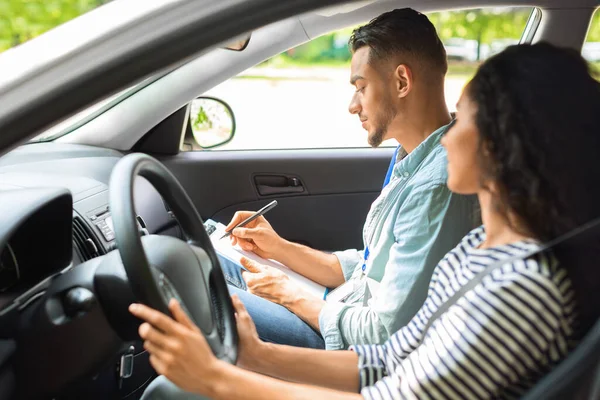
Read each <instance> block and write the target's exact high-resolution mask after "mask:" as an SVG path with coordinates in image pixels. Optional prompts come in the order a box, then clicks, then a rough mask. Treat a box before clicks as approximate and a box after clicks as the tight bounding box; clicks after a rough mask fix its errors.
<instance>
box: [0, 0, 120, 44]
mask: <svg viewBox="0 0 600 400" xmlns="http://www.w3.org/2000/svg"><path fill="white" fill-rule="evenodd" d="M108 1H110V0H0V51H4V50H6V49H8V48H10V47H13V46H16V45H18V44H20V43H23V42H25V41H27V40H29V39H32V38H34V37H35V36H38V35H40V34H42V33H44V32H46V31H47V30H50V29H52V28H54V27H55V26H57V25H60V24H62V23H64V22H67V21H68V20H70V19H73V18H75V17H77V16H78V15H81V14H83V13H85V12H87V11H89V10H91V9H93V8H95V7H98V6H99V5H101V4H104V3H108Z"/></svg>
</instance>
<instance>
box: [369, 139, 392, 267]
mask: <svg viewBox="0 0 600 400" xmlns="http://www.w3.org/2000/svg"><path fill="white" fill-rule="evenodd" d="M398 151H400V146H398V147H396V150H395V151H394V155H393V156H392V159H391V160H390V166H389V167H388V170H387V172H386V174H385V179H384V181H383V187H382V189H383V188H384V187H386V186H387V184H388V183H390V179H392V173H393V172H394V166H395V165H396V158H397V157H398ZM368 259H369V246H365V255H364V261H363V265H362V272H363V274H364V273H365V271H366V269H367V260H368Z"/></svg>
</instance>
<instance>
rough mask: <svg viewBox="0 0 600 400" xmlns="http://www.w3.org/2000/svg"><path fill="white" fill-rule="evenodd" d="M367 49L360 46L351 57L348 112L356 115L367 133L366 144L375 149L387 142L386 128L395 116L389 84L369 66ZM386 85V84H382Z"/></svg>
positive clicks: (368, 50)
mask: <svg viewBox="0 0 600 400" xmlns="http://www.w3.org/2000/svg"><path fill="white" fill-rule="evenodd" d="M369 52H370V48H369V47H366V46H365V47H361V48H360V49H358V50H357V51H356V52H355V53H354V55H353V56H352V64H351V67H350V84H352V85H353V86H354V87H355V88H356V91H355V92H354V96H352V101H351V102H350V106H349V107H348V110H349V111H350V113H351V114H357V115H358V117H359V118H360V121H361V122H362V126H363V128H364V129H365V130H366V131H367V132H368V133H369V136H368V141H369V144H370V145H371V146H373V147H377V146H379V145H380V144H381V142H383V141H384V140H385V139H388V137H387V134H388V128H389V126H390V124H391V122H392V120H393V119H394V117H395V116H396V113H397V110H396V107H395V104H394V102H393V96H392V89H393V83H392V80H391V76H390V77H389V78H390V79H385V77H384V73H382V72H381V71H379V70H378V69H377V68H376V67H374V66H373V65H371V64H369ZM386 82H387V84H386Z"/></svg>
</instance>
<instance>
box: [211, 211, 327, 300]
mask: <svg viewBox="0 0 600 400" xmlns="http://www.w3.org/2000/svg"><path fill="white" fill-rule="evenodd" d="M205 224H207V225H212V226H214V227H215V229H214V230H213V232H211V233H210V239H211V242H212V244H213V246H214V248H215V250H216V251H217V253H219V254H220V255H221V256H223V257H225V258H227V259H228V260H230V261H232V262H234V263H236V264H238V265H239V266H240V267H241V268H244V267H243V266H242V265H241V263H240V259H241V258H242V256H244V257H246V258H248V259H250V260H253V261H256V262H258V263H259V264H263V265H268V266H270V267H273V268H277V269H278V270H280V271H282V272H283V273H285V274H286V275H287V276H289V278H290V279H291V280H292V281H294V282H295V283H296V284H298V286H300V287H302V288H303V289H305V290H306V291H307V292H309V293H311V294H313V295H315V296H317V297H319V298H320V299H322V298H324V297H325V292H326V290H327V288H326V287H325V286H322V285H319V284H318V283H316V282H314V281H311V280H310V279H308V278H306V277H304V276H302V275H300V274H298V273H296V272H294V271H292V270H291V269H289V268H288V267H286V266H285V265H283V264H281V263H279V262H277V261H275V260H268V259H265V258H262V257H260V256H259V255H256V254H254V253H252V252H249V251H245V250H242V249H241V248H240V247H239V246H237V245H236V246H232V245H231V242H230V240H229V237H226V238H223V239H219V238H220V237H221V236H223V235H224V234H225V225H223V224H221V223H219V222H215V221H213V220H210V219H209V220H207V221H206V222H205Z"/></svg>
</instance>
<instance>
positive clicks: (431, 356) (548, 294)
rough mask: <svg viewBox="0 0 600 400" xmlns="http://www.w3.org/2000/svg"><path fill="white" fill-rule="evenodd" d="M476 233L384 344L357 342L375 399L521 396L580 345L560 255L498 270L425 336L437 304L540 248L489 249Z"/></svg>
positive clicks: (529, 244) (368, 394) (365, 383)
mask: <svg viewBox="0 0 600 400" xmlns="http://www.w3.org/2000/svg"><path fill="white" fill-rule="evenodd" d="M484 240H485V231H484V229H483V227H479V228H477V229H475V230H473V231H472V232H471V233H469V234H468V235H467V236H466V237H465V238H463V240H462V241H461V243H460V244H459V245H458V246H457V247H456V248H454V249H453V250H452V251H450V252H449V253H448V254H447V255H446V257H444V259H443V260H442V261H440V263H439V264H438V265H437V267H436V269H435V272H434V274H433V276H432V279H431V282H430V285H429V291H428V294H427V300H426V301H425V303H424V304H423V307H421V309H420V310H419V312H418V313H417V314H416V315H415V316H414V317H413V318H412V320H411V321H410V322H409V323H408V325H407V326H405V327H404V328H402V329H400V330H399V331H398V332H396V333H395V334H394V335H393V336H392V337H390V339H389V340H388V341H387V342H386V343H385V344H383V345H367V346H359V345H357V346H352V347H351V348H350V349H351V350H353V351H355V352H356V353H357V354H358V358H359V371H360V387H361V394H362V395H363V397H365V398H366V399H414V398H417V399H481V398H516V397H520V396H521V395H522V394H524V393H525V392H526V391H527V389H528V388H530V387H531V386H532V385H534V384H535V382H536V381H537V380H538V379H539V378H540V377H541V376H543V375H544V374H546V373H547V372H548V371H549V370H550V369H551V368H552V367H553V366H554V365H555V364H557V363H558V362H560V361H561V360H562V359H563V358H564V357H565V356H566V355H567V353H568V352H569V351H570V350H571V349H572V348H573V347H574V345H575V340H574V338H575V334H574V333H575V328H574V327H575V324H576V322H577V315H576V311H575V300H574V293H573V290H572V287H571V282H570V280H569V278H568V277H567V273H566V270H565V269H563V268H562V267H561V266H559V264H558V262H557V261H556V259H555V258H554V257H552V255H551V254H548V253H542V254H538V255H536V256H533V257H530V258H528V259H527V260H526V261H523V260H519V261H513V262H510V263H507V264H506V265H504V266H502V267H499V268H496V269H495V270H494V271H493V272H491V273H490V274H488V275H487V276H486V277H485V278H484V279H483V280H482V281H481V282H480V283H479V284H478V285H476V286H475V288H474V289H473V290H471V291H469V292H467V293H466V294H465V295H464V296H463V297H461V298H460V299H459V301H457V302H456V303H455V304H454V305H453V306H451V307H450V308H449V309H448V311H446V312H445V313H444V314H442V315H441V316H440V317H439V318H438V319H437V320H436V321H435V322H433V324H432V325H431V326H430V328H429V330H428V331H427V332H426V333H425V335H423V329H424V327H425V325H426V324H427V321H428V320H429V318H431V316H432V315H433V313H435V311H436V310H437V309H438V308H439V307H440V306H441V305H442V304H443V303H444V302H445V301H447V300H448V299H449V298H450V297H452V295H453V294H454V293H456V292H457V291H458V290H459V289H460V288H461V286H462V285H464V284H465V283H466V282H468V281H469V280H470V279H472V278H473V277H474V276H475V275H476V274H477V273H478V272H480V271H482V270H483V269H485V267H486V266H487V265H489V264H490V263H494V262H496V261H498V260H502V259H505V258H510V257H513V256H518V255H521V254H525V253H526V252H528V251H530V250H533V249H535V248H537V247H538V244H536V242H534V241H532V240H527V241H522V242H518V243H513V244H509V245H503V246H498V247H494V248H487V249H479V248H478V247H479V245H480V244H481V243H482V242H483V241H484Z"/></svg>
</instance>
